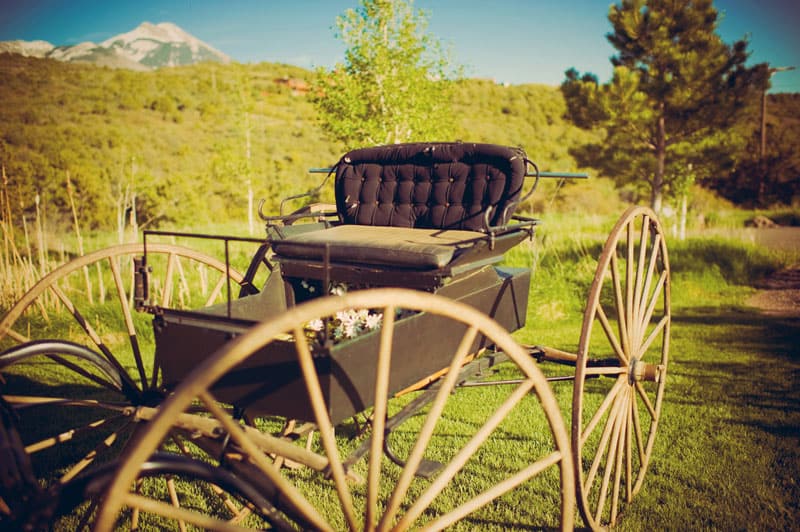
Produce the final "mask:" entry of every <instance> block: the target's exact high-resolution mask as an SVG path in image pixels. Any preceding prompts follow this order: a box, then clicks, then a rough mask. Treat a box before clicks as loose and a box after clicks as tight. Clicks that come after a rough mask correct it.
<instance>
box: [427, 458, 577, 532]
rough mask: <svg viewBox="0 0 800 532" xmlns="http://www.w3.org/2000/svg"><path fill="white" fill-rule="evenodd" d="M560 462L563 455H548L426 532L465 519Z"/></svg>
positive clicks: (439, 520) (440, 528) (443, 527)
mask: <svg viewBox="0 0 800 532" xmlns="http://www.w3.org/2000/svg"><path fill="white" fill-rule="evenodd" d="M561 460H563V454H562V453H561V452H559V451H556V452H554V453H551V454H550V455H548V456H545V457H543V458H541V459H539V460H537V461H536V462H534V463H533V464H531V465H529V466H528V467H526V468H525V469H523V470H522V471H520V472H518V473H516V474H515V475H513V476H511V477H509V478H507V479H506V480H504V481H503V482H500V483H498V484H496V485H495V486H493V487H492V488H490V489H488V490H486V491H484V492H483V493H481V494H480V495H478V496H476V497H474V498H472V499H470V500H469V501H467V502H465V503H463V504H462V505H461V506H459V507H458V508H455V509H454V510H452V511H451V512H449V513H447V514H445V515H443V516H441V517H440V518H438V519H437V520H436V521H434V522H433V523H429V524H427V525H426V527H425V528H426V530H442V529H445V528H447V527H449V526H451V525H453V524H455V523H456V522H457V521H458V520H459V519H462V518H464V517H466V516H467V515H469V514H470V513H472V512H474V511H475V510H476V509H477V508H480V507H482V506H485V505H486V504H488V503H490V502H492V501H493V500H495V499H496V498H498V497H500V496H502V495H503V494H505V493H507V492H508V491H510V490H512V489H514V488H515V487H517V486H519V485H520V484H522V483H523V482H526V481H527V480H529V479H531V478H533V477H535V476H536V475H538V474H540V473H542V472H543V471H545V470H546V469H547V468H549V467H552V466H554V465H556V464H557V463H558V462H560V461H561Z"/></svg>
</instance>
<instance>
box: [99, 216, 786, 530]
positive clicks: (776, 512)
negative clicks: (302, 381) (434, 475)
mask: <svg viewBox="0 0 800 532" xmlns="http://www.w3.org/2000/svg"><path fill="white" fill-rule="evenodd" d="M613 221H614V220H608V219H588V218H582V219H581V220H578V219H575V218H564V219H561V218H559V219H556V220H554V221H553V222H552V223H549V224H548V225H547V226H545V227H543V228H542V231H541V232H540V235H539V236H538V237H537V241H536V242H535V243H531V244H530V245H528V244H523V245H522V246H519V247H518V248H517V249H515V250H514V251H513V252H511V253H510V254H509V256H508V258H507V261H508V262H509V263H510V264H513V265H517V266H521V265H524V266H528V267H531V268H532V270H533V282H532V286H531V295H530V301H529V316H528V324H527V326H526V327H525V328H524V329H523V330H521V331H519V332H517V333H515V336H516V337H517V338H518V339H519V340H520V341H521V342H525V343H535V344H541V345H548V346H552V347H558V348H563V349H566V350H573V351H574V350H575V348H576V345H577V342H578V337H579V333H580V327H581V323H580V320H581V317H582V312H583V306H584V304H585V300H586V294H587V292H588V288H589V285H590V283H591V280H592V276H593V275H594V267H595V261H596V259H597V256H598V255H599V253H600V250H601V247H602V240H603V238H604V237H605V235H607V234H608V229H610V227H611V225H612V224H613ZM668 245H669V248H670V262H671V266H672V302H673V305H672V338H671V349H670V365H669V370H668V377H667V378H668V380H667V388H666V398H665V401H664V408H663V411H662V419H661V424H660V426H659V431H658V435H657V438H656V443H655V449H654V452H653V459H652V462H651V464H650V468H649V471H648V474H647V478H646V479H645V482H644V486H643V488H642V490H641V492H640V493H639V494H638V495H637V497H636V498H635V500H634V502H633V504H632V505H630V506H626V507H625V513H623V515H622V517H621V519H620V522H619V525H618V527H619V529H621V530H659V529H668V530H695V529H710V530H730V529H748V530H790V529H796V528H797V526H798V525H797V523H798V522H799V521H800V486H798V481H799V479H800V352H799V351H800V320H798V319H796V318H795V319H790V318H780V317H772V316H763V315H760V314H758V313H757V311H756V310H754V309H752V308H749V307H748V306H747V305H746V299H747V297H748V296H749V295H751V294H752V293H753V291H754V289H753V288H752V286H753V284H754V283H755V282H756V281H757V280H758V279H760V278H763V277H764V276H766V275H768V274H770V273H771V272H773V271H775V270H776V269H779V268H780V267H782V266H785V265H788V264H790V263H792V262H793V261H796V260H797V258H798V254H797V253H796V252H791V253H790V252H781V253H780V254H777V253H772V252H769V251H765V250H760V249H757V248H755V247H754V246H753V245H752V244H746V243H743V242H741V241H737V240H735V239H722V238H713V239H710V238H690V239H689V240H687V241H686V242H676V241H669V242H668ZM94 319H95V321H97V318H94ZM553 388H554V391H555V393H556V396H557V399H558V401H559V404H560V405H561V408H562V412H563V417H564V420H565V422H566V423H569V419H570V405H571V399H572V387H571V385H570V384H569V383H555V384H554V385H553ZM459 394H461V395H462V396H464V401H463V402H462V403H461V406H458V404H457V405H456V410H455V413H454V417H455V418H456V419H455V421H454V424H453V428H452V434H453V435H456V434H459V435H460V432H461V431H462V428H463V427H469V426H472V425H474V423H472V422H471V421H470V420H469V416H468V415H467V414H468V413H471V411H472V410H473V409H472V408H471V407H470V405H474V404H484V403H486V402H487V401H488V400H489V399H490V398H491V392H488V391H473V390H464V391H462V392H459ZM470 394H471V395H470ZM482 394H489V395H487V396H483V395H482ZM476 397H477V399H476ZM459 409H460V410H461V413H462V414H463V416H460V414H459ZM459 416H460V417H461V418H463V419H459ZM537 423H541V420H538V421H537ZM523 424H524V421H523ZM413 425H414V422H409V425H408V426H407V427H406V426H404V427H403V428H404V429H406V430H407V431H409V430H411V431H412V432H413V430H412V429H413ZM519 425H520V422H518V421H515V422H514V427H515V430H516V429H518V428H519ZM464 430H466V431H467V432H468V431H469V428H466V429H464ZM397 437H398V443H397V445H398V446H399V447H400V448H402V446H403V431H400V432H398V435H397ZM517 440H518V439H517ZM445 447H446V446H445ZM445 447H443V448H445ZM501 454H502V453H501ZM511 454H512V455H513V456H508V459H507V460H505V462H504V461H503V460H501V462H498V463H497V464H495V463H493V462H491V461H490V459H489V458H486V459H485V460H484V461H483V464H479V465H484V466H485V467H486V471H490V470H497V469H498V468H499V467H500V465H501V463H506V464H512V463H513V464H515V463H516V462H518V461H519V457H520V454H514V453H511ZM515 467H516V465H515ZM479 470H480V469H479ZM483 480H484V479H481V478H478V476H476V483H480V482H482V481H483ZM545 480H546V482H547V479H545ZM312 482H316V481H312ZM387 489H388V487H387ZM553 489H556V488H552V487H551V490H553ZM548 493H549V494H548ZM459 496H460V494H459V493H454V494H452V495H448V496H447V497H450V498H453V499H457V498H458V497H459ZM515 496H516V497H522V498H521V499H519V500H517V499H514V500H513V503H512V505H511V508H512V511H511V513H512V514H514V513H515V511H514V510H513V509H514V508H516V509H517V512H516V513H520V512H522V511H523V508H524V512H525V513H526V514H528V513H529V514H530V516H528V517H529V518H530V522H531V523H533V524H542V523H545V524H552V523H553V519H554V517H553V504H552V502H553V499H554V498H553V496H552V493H551V492H547V493H545V494H544V495H542V494H537V495H536V496H534V494H526V493H524V492H523V493H522V494H517V495H515ZM537 505H539V506H542V507H541V508H539V509H536V506H537ZM504 511H508V510H504ZM482 515H488V516H489V517H479V518H477V519H473V520H468V521H466V522H465V523H462V528H464V529H472V528H494V529H503V528H505V526H504V519H505V517H504V514H503V513H502V511H500V512H499V513H492V512H490V513H488V514H482ZM507 517H508V519H509V520H511V519H512V518H513V517H516V516H514V515H508V516H507ZM576 525H577V526H582V523H581V521H580V519H578V521H577V522H576Z"/></svg>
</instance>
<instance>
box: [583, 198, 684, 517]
mask: <svg viewBox="0 0 800 532" xmlns="http://www.w3.org/2000/svg"><path fill="white" fill-rule="evenodd" d="M670 319H671V313H670V269H669V260H668V258H667V246H666V242H665V239H664V233H663V230H662V228H661V224H660V223H659V221H658V219H657V218H656V216H655V214H654V213H653V212H652V211H651V210H650V209H647V208H643V207H632V208H630V209H628V211H627V212H626V213H625V214H624V215H623V216H622V218H621V219H620V220H619V221H618V222H617V224H616V226H615V227H614V229H613V230H612V231H611V234H610V235H609V237H608V240H607V241H606V244H605V246H604V248H603V252H602V254H601V256H600V259H599V264H598V266H597V272H596V274H595V277H594V281H593V282H592V286H591V289H590V293H589V299H588V303H587V307H586V312H585V314H584V320H583V328H582V331H581V337H580V344H579V347H578V360H577V367H576V378H575V388H574V395H573V410H572V446H573V452H574V453H575V456H574V458H575V460H574V465H575V471H576V481H577V484H578V497H577V499H578V506H579V508H580V510H581V513H582V515H583V517H584V519H585V521H586V523H587V524H588V525H590V526H591V527H592V528H602V527H604V526H607V525H613V524H614V523H615V522H616V520H617V517H618V515H619V513H620V510H621V508H622V507H623V505H625V504H627V503H629V502H630V501H631V500H632V498H633V497H634V495H636V493H637V492H638V491H639V489H640V488H641V486H642V482H643V480H644V476H645V473H646V471H647V467H648V465H649V463H650V457H651V454H652V451H653V443H654V441H655V435H656V430H657V428H658V423H659V421H660V417H661V406H662V401H663V398H664V387H665V384H666V376H667V359H668V353H669V336H670Z"/></svg>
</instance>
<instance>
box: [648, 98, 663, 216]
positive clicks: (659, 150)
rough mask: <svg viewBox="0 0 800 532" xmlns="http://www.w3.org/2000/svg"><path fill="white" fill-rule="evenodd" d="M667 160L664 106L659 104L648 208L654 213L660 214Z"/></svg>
mask: <svg viewBox="0 0 800 532" xmlns="http://www.w3.org/2000/svg"><path fill="white" fill-rule="evenodd" d="M666 158H667V132H666V126H665V123H664V104H663V103H662V104H661V116H660V117H659V118H658V127H657V128H656V170H655V175H653V183H652V186H651V189H650V207H652V209H653V210H654V211H655V212H656V213H660V212H661V204H662V200H663V195H664V190H663V189H664V166H665V165H664V163H665V161H666Z"/></svg>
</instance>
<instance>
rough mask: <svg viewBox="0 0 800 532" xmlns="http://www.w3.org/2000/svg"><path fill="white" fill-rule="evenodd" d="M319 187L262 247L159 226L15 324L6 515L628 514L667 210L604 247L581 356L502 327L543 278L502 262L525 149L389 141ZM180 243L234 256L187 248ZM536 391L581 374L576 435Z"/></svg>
mask: <svg viewBox="0 0 800 532" xmlns="http://www.w3.org/2000/svg"><path fill="white" fill-rule="evenodd" d="M330 175H334V176H335V178H334V183H333V186H334V191H335V197H336V204H335V206H331V208H330V209H319V208H316V207H311V208H304V209H301V210H299V211H295V212H293V213H291V214H288V215H279V216H264V218H265V220H266V222H267V238H266V239H249V238H236V237H216V236H212V235H187V234H185V233H169V232H155V231H153V232H146V233H145V235H144V241H143V243H142V244H140V245H123V246H117V247H114V248H110V249H108V250H103V251H99V252H96V253H93V254H89V255H86V256H84V257H80V258H77V259H75V260H74V261H72V262H70V263H67V264H66V265H64V266H62V267H60V268H58V269H56V270H54V271H53V272H51V273H50V274H48V275H46V276H44V277H43V278H42V280H41V281H40V282H39V283H38V284H36V285H35V286H34V287H33V288H32V289H31V290H30V291H29V292H28V293H27V294H26V295H25V296H24V297H23V298H22V299H21V300H20V301H19V302H18V303H17V304H16V305H15V306H13V307H12V308H11V309H10V310H9V312H8V313H7V314H6V316H5V317H4V318H3V320H2V321H0V340H2V341H3V342H4V344H3V346H4V348H7V349H6V350H5V351H4V352H3V353H2V354H0V372H2V375H3V378H4V382H2V383H0V386H2V388H0V391H2V396H3V400H4V402H5V404H6V405H8V406H7V408H6V410H7V413H6V416H5V417H6V418H8V419H11V418H13V424H8V426H9V427H10V428H9V429H8V432H9V433H13V434H16V433H17V431H18V432H19V433H20V434H22V438H21V440H22V441H23V442H24V443H23V444H22V447H24V452H22V453H20V449H19V447H20V445H16V446H15V445H11V444H10V443H9V444H8V445H7V447H8V448H14V449H16V451H15V454H14V456H16V457H18V458H16V459H15V461H14V462H13V463H14V464H17V465H16V466H15V467H13V468H12V467H10V466H9V468H8V471H7V472H6V473H5V477H4V484H5V486H6V489H5V490H4V491H3V492H0V503H2V504H0V515H3V514H5V519H6V521H7V522H14V523H22V524H24V523H25V522H35V521H36V520H40V521H41V520H42V519H45V520H46V519H50V518H51V517H52V518H54V517H55V515H56V514H59V515H60V514H62V513H64V514H68V515H67V516H66V517H60V519H66V520H68V521H65V522H67V523H69V525H65V526H69V527H71V528H75V527H83V526H86V525H92V526H94V527H96V528H97V529H100V530H106V529H111V528H115V527H117V528H137V527H139V528H148V527H158V528H163V527H169V526H171V525H170V523H171V524H172V525H174V526H176V527H180V528H184V527H185V526H187V525H193V526H197V527H200V528H215V529H235V528H236V527H239V526H247V527H256V528H269V527H273V528H279V529H282V528H287V529H297V528H302V529H345V528H349V529H362V528H363V529H369V530H372V529H395V528H397V529H405V528H411V527H414V528H417V527H425V528H433V529H439V528H445V527H450V526H456V525H458V524H459V523H460V524H461V525H462V526H464V527H466V528H475V527H486V528H492V527H495V528H507V527H514V526H522V527H525V526H534V525H536V526H554V525H558V526H561V527H563V528H572V526H573V522H574V518H575V502H576V500H577V506H578V508H579V509H580V512H581V515H582V517H583V519H584V522H585V523H586V524H587V525H588V526H591V527H593V528H601V527H603V526H607V525H609V524H613V523H614V522H616V520H617V518H618V514H619V511H620V509H621V508H623V507H624V506H625V505H626V504H628V503H629V502H630V501H631V500H632V498H633V496H634V495H635V494H636V492H637V491H638V490H639V489H640V487H641V485H642V482H643V479H644V476H645V472H646V470H647V467H648V463H649V461H650V456H651V454H652V450H653V443H654V439H655V434H656V431H657V426H658V422H659V417H660V412H661V405H662V400H663V392H664V386H665V377H666V370H667V355H668V349H669V329H670V284H669V264H668V259H667V251H666V244H665V240H664V235H663V232H662V229H661V226H660V224H659V222H658V220H657V219H656V218H655V216H654V215H653V213H652V212H651V211H649V210H648V209H645V208H631V209H629V210H628V211H627V212H626V213H625V214H624V215H623V217H622V218H621V219H620V220H619V222H618V223H617V225H616V226H615V227H614V229H613V230H612V232H611V235H610V236H609V238H608V240H607V242H606V244H605V247H604V248H603V250H602V253H601V255H600V258H599V264H598V266H597V270H596V273H595V277H594V280H593V283H592V285H591V288H590V292H589V296H588V300H587V304H586V309H585V314H584V321H583V327H582V330H581V335H580V340H579V344H578V349H577V353H570V352H565V351H563V350H559V349H554V348H548V347H542V346H528V345H521V344H520V343H518V342H517V341H515V340H514V339H513V338H512V337H511V335H510V332H513V331H515V330H518V329H521V328H522V327H524V325H525V323H526V320H527V316H528V300H529V287H530V284H531V275H530V270H529V269H528V268H523V267H512V266H508V265H506V264H505V263H504V262H503V259H504V255H505V254H506V252H508V251H509V250H512V249H514V248H518V247H519V246H527V245H530V244H526V243H525V242H526V241H530V240H532V238H533V236H534V232H535V229H536V226H537V224H538V223H539V222H538V220H536V219H533V218H530V217H525V216H521V215H519V214H517V213H516V212H515V210H516V209H517V207H518V206H519V204H520V203H521V202H523V201H524V200H525V199H527V197H528V196H529V195H530V194H531V193H532V192H533V190H534V188H535V185H536V184H537V183H538V181H539V179H540V178H541V177H543V176H546V175H548V174H545V173H543V172H540V171H539V170H538V168H537V167H536V166H535V165H534V164H533V163H531V162H530V161H529V160H528V159H527V156H526V155H525V153H524V152H523V151H522V150H520V149H516V148H508V147H503V146H495V145H487V144H468V143H418V144H403V145H392V146H381V147H375V148H366V149H361V150H355V151H352V152H350V153H348V154H346V155H345V156H344V157H342V159H341V160H340V161H339V162H338V163H337V164H336V165H334V166H333V167H332V168H331V169H330V173H329V176H330ZM549 175H551V176H555V175H560V174H549ZM529 179H530V180H532V181H533V183H532V184H531V185H526V181H527V180H529ZM326 180H327V178H326ZM323 183H324V182H323ZM189 238H192V239H196V241H197V242H199V243H200V244H201V245H202V246H205V247H209V246H211V244H218V245H219V246H220V247H221V248H222V254H223V255H224V258H222V259H217V258H213V257H212V256H210V255H207V254H205V253H201V252H199V251H196V250H194V249H192V248H188V247H183V246H178V245H177V244H175V243H173V241H177V240H187V239H189ZM243 246H252V247H253V251H252V252H250V253H249V257H250V259H249V263H248V264H246V267H244V268H242V271H244V273H240V272H239V270H238V269H236V268H235V267H234V266H235V263H236V261H237V258H238V257H239V256H241V255H243V254H244V252H242V251H240V249H239V248H241V247H243ZM190 284H191V285H193V287H190V286H189V285H190ZM78 286H79V287H80V290H78V289H77V288H76V287H78ZM101 286H102V288H100V287H101ZM58 311H61V313H63V314H65V315H66V316H67V318H68V319H67V322H66V323H69V324H70V325H65V322H64V321H59V319H58V316H57V314H58ZM50 324H53V325H52V326H53V327H57V330H58V331H59V333H60V335H61V336H60V339H58V340H55V339H53V338H51V336H49V335H48V329H49V327H50ZM64 331H67V332H64ZM543 362H554V363H556V364H557V365H558V366H557V367H558V368H566V370H562V371H560V372H559V371H556V372H555V373H558V375H555V376H552V375H551V376H550V377H546V376H545V374H544V373H543V371H542V369H540V367H539V364H538V363H543ZM548 381H568V382H572V383H573V388H572V395H571V397H572V403H571V410H570V412H569V415H570V416H571V420H572V423H571V431H569V430H567V428H566V427H565V424H564V421H563V418H562V410H561V409H560V408H559V402H558V399H557V397H556V395H554V393H553V390H552V389H551V385H550V383H549V382H548ZM562 395H563V394H562ZM562 402H563V401H562ZM566 406H568V405H566ZM12 425H13V426H12ZM570 433H571V436H570ZM4 439H5V440H6V441H9V442H10V441H11V440H14V441H16V437H14V438H11V437H6V438H4ZM20 456H22V457H23V458H19V457H20ZM25 457H30V459H32V460H33V462H34V465H31V464H30V463H28V461H27V460H28V459H27V458H25ZM37 462H39V463H38V464H37ZM9 463H11V462H9ZM34 469H35V473H34ZM53 472H55V473H53ZM47 475H49V477H48V478H49V480H48V482H47V486H48V487H43V486H42V484H41V483H40V484H39V485H37V487H31V480H30V479H31V478H33V477H35V476H38V477H40V478H42V477H45V476H47ZM40 482H42V481H40ZM26 486H27V487H26ZM15 494H16V496H15ZM43 494H44V495H43ZM43 500H46V501H49V502H48V503H47V504H45V503H42V501H43ZM542 507H547V508H550V510H546V511H542V510H541V508H542ZM534 509H535V511H534ZM42 516H44V517H42ZM69 519H72V521H69ZM148 520H149V521H148ZM462 520H464V521H462ZM542 520H544V521H545V522H544V523H542V522H541V521H542ZM148 523H149V524H148Z"/></svg>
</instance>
